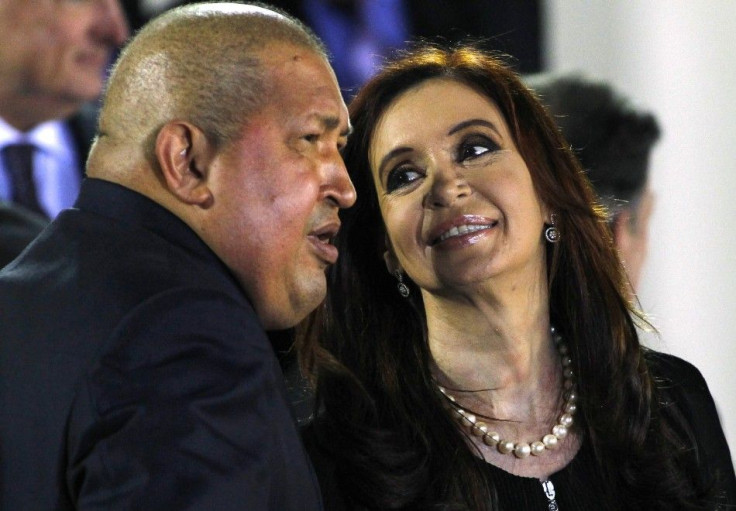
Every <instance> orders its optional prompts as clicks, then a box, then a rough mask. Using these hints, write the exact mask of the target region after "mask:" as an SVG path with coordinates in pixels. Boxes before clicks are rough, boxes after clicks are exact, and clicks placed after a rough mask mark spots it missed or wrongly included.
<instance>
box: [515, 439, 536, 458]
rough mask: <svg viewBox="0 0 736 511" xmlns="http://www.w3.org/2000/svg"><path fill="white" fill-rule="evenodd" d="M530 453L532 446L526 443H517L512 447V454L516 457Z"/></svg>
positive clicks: (522, 456) (524, 456) (523, 456)
mask: <svg viewBox="0 0 736 511" xmlns="http://www.w3.org/2000/svg"><path fill="white" fill-rule="evenodd" d="M531 453H532V448H531V446H530V445H529V444H527V443H519V444H516V446H515V447H514V456H516V457H517V458H526V457H527V456H529V455H530V454H531Z"/></svg>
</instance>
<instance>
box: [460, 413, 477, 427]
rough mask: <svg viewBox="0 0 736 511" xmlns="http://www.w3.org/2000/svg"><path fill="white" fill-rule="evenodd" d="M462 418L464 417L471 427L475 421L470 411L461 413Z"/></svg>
mask: <svg viewBox="0 0 736 511" xmlns="http://www.w3.org/2000/svg"><path fill="white" fill-rule="evenodd" d="M463 419H465V420H466V421H467V423H468V424H469V425H470V426H471V427H472V426H473V424H475V422H476V418H475V415H473V414H472V413H468V412H465V413H464V414H463Z"/></svg>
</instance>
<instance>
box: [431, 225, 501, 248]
mask: <svg viewBox="0 0 736 511" xmlns="http://www.w3.org/2000/svg"><path fill="white" fill-rule="evenodd" d="M496 225H498V222H492V223H490V224H465V225H457V226H455V227H452V228H451V229H449V230H447V231H445V232H443V233H442V234H441V235H440V236H439V237H438V238H436V239H434V240H433V241H432V243H431V244H432V245H437V244H438V243H442V242H443V241H445V240H448V239H450V238H455V237H457V236H463V235H465V234H472V233H474V232H478V231H483V230H485V229H491V228H493V227H495V226H496Z"/></svg>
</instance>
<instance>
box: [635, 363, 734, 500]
mask: <svg viewBox="0 0 736 511" xmlns="http://www.w3.org/2000/svg"><path fill="white" fill-rule="evenodd" d="M645 358H646V361H647V365H648V368H649V371H650V374H651V375H652V380H653V382H654V384H655V388H656V394H657V398H658V401H659V404H660V407H661V410H662V412H663V416H665V417H669V419H670V421H677V419H676V418H677V417H681V418H682V419H684V421H685V423H686V424H687V429H688V430H689V436H691V439H692V441H693V443H694V449H695V450H694V455H695V458H696V463H697V465H698V467H699V471H700V472H701V474H703V475H705V474H708V475H709V476H710V477H712V478H713V480H714V481H715V483H714V484H715V492H716V495H717V498H720V499H721V502H723V503H725V502H727V503H729V504H736V477H735V476H734V468H733V462H732V460H731V453H730V450H729V447H728V443H727V442H726V438H725V435H724V433H723V428H722V426H721V421H720V417H719V415H718V409H717V407H716V403H715V401H714V399H713V396H712V395H711V393H710V390H709V389H708V384H707V383H706V381H705V378H704V377H703V375H702V373H701V372H700V370H698V368H697V367H695V366H694V365H693V364H691V363H690V362H687V361H686V360H683V359H681V358H679V357H676V356H674V355H669V354H665V353H661V352H657V351H651V350H650V351H647V352H646V354H645Z"/></svg>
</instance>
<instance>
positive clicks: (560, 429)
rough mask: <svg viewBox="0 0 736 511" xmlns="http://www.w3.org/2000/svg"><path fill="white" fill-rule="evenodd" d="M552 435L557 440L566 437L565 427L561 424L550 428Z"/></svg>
mask: <svg viewBox="0 0 736 511" xmlns="http://www.w3.org/2000/svg"><path fill="white" fill-rule="evenodd" d="M552 434H553V435H554V436H556V437H557V438H560V439H562V438H565V437H566V436H567V426H565V425H563V424H557V425H555V426H554V427H553V428H552Z"/></svg>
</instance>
